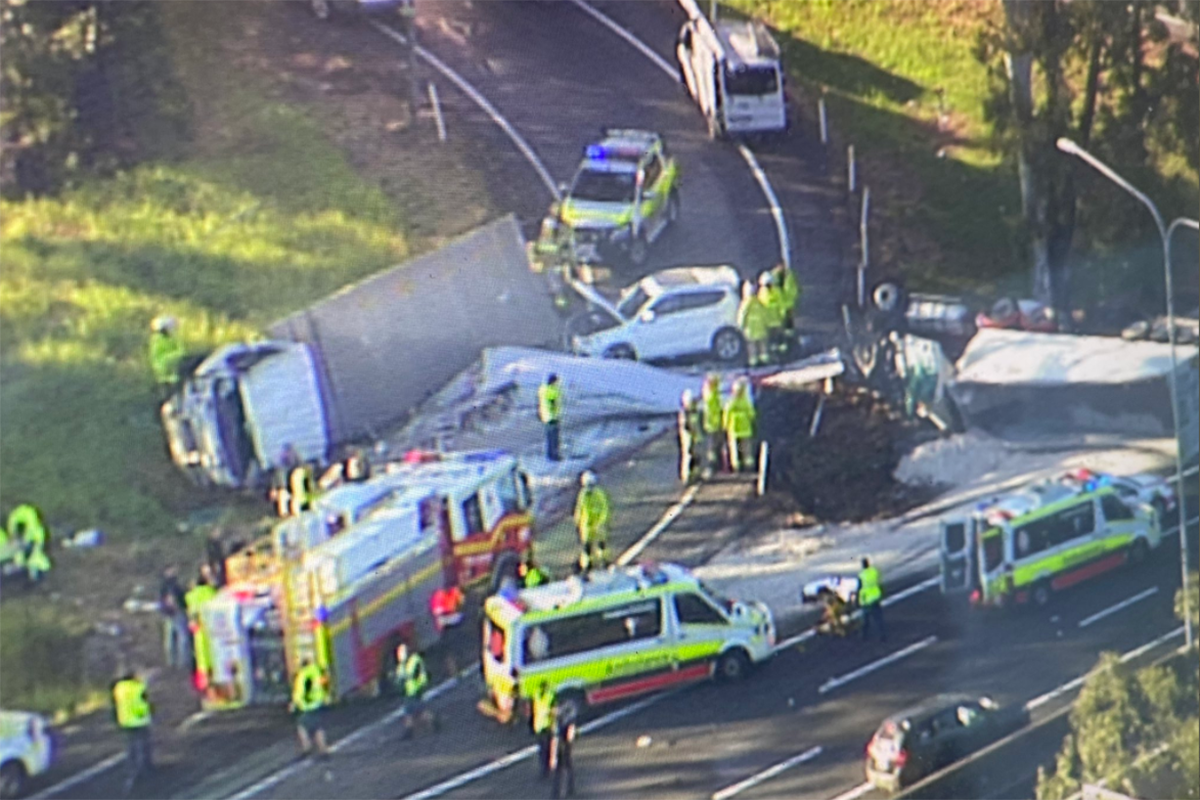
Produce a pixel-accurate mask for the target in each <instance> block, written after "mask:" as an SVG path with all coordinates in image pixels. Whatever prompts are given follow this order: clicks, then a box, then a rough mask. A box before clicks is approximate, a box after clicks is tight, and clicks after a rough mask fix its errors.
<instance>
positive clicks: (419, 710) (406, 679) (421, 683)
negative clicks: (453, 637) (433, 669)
mask: <svg viewBox="0 0 1200 800" xmlns="http://www.w3.org/2000/svg"><path fill="white" fill-rule="evenodd" d="M396 684H397V686H398V688H399V689H400V691H401V692H403V694H404V706H403V708H402V713H403V719H404V733H403V734H401V738H402V739H411V738H412V735H413V731H414V730H415V728H416V725H417V723H418V722H420V723H422V724H424V725H425V726H426V727H428V728H429V730H431V731H433V732H434V733H437V732H438V731H439V730H441V721H440V720H439V719H438V717H437V714H436V713H435V712H434V711H433V710H432V709H430V708H429V706H427V705H426V704H425V691H426V690H427V689H428V688H429V670H427V669H425V659H424V658H422V657H421V654H420V653H416V652H413V651H411V650H409V649H408V645H407V644H404V643H403V642H402V643H401V644H400V646H399V647H397V648H396Z"/></svg>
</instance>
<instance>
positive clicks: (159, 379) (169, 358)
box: [148, 316, 184, 400]
mask: <svg viewBox="0 0 1200 800" xmlns="http://www.w3.org/2000/svg"><path fill="white" fill-rule="evenodd" d="M177 327H178V323H176V321H175V318H174V317H168V316H161V317H155V318H154V320H153V321H152V322H151V323H150V342H149V345H148V350H149V356H150V370H151V371H152V372H153V373H154V382H155V384H156V385H157V386H158V388H159V394H160V395H161V396H162V398H163V399H164V400H165V399H166V398H167V397H168V396H169V395H170V394H171V392H173V391H174V390H175V387H176V386H177V385H178V384H179V365H180V363H181V362H182V361H183V356H184V349H183V342H181V341H179V339H178V338H177V337H176V336H175V330H176V328H177Z"/></svg>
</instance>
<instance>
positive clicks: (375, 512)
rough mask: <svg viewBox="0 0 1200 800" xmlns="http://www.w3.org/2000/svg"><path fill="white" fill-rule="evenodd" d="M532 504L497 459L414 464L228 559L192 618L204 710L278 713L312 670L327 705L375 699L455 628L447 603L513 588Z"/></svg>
mask: <svg viewBox="0 0 1200 800" xmlns="http://www.w3.org/2000/svg"><path fill="white" fill-rule="evenodd" d="M531 509H532V499H531V497H530V493H529V488H528V482H527V479H526V477H525V475H524V473H523V472H522V471H521V470H520V468H519V466H518V464H517V460H516V459H515V458H514V457H513V456H511V455H509V454H507V453H502V452H499V451H489V452H478V453H461V454H453V455H439V454H415V455H414V457H413V458H410V459H406V461H405V462H403V463H398V464H389V465H387V468H386V469H385V471H384V473H383V474H381V475H378V476H376V477H373V478H372V479H371V480H369V481H367V482H365V483H361V484H347V485H345V486H341V487H338V488H337V489H334V490H331V491H330V492H328V493H327V494H326V495H324V496H322V497H321V498H319V499H318V501H317V503H316V505H315V507H314V509H313V510H311V511H308V512H305V513H304V514H301V515H300V516H298V517H294V518H292V519H288V520H285V521H283V522H281V523H280V524H279V525H277V526H276V527H275V529H274V531H273V532H272V534H271V535H270V536H269V537H267V538H265V539H264V540H261V541H259V542H256V543H255V544H254V545H252V546H251V547H249V548H247V549H245V550H243V551H241V552H239V553H235V554H233V555H231V556H230V557H229V558H228V559H227V560H226V571H227V573H228V575H229V584H228V585H227V586H226V587H224V588H223V589H222V590H221V591H220V592H219V593H218V595H217V596H216V598H214V599H213V600H212V601H210V602H209V603H207V604H206V605H205V606H204V607H203V608H202V610H201V631H200V635H198V636H197V637H196V646H197V651H198V659H197V663H198V667H201V668H202V669H203V674H201V675H198V676H197V680H198V682H199V684H200V685H202V686H203V687H204V691H205V694H204V702H205V705H206V707H215V708H226V707H237V706H242V705H246V704H251V703H273V702H285V701H286V700H287V698H288V695H289V686H290V676H292V675H295V673H296V671H297V670H298V669H299V667H300V665H301V664H302V663H303V662H304V661H305V660H312V661H314V662H315V663H317V664H319V665H320V666H321V667H322V668H324V669H325V670H326V671H327V672H328V674H329V676H330V690H331V692H332V694H333V697H334V699H339V698H342V697H345V696H346V695H348V694H351V693H353V692H355V691H357V690H360V689H370V688H373V687H374V686H375V685H376V684H377V682H378V681H379V680H380V679H382V678H385V677H386V676H387V675H389V674H390V672H391V670H392V668H393V667H394V653H395V648H396V646H397V645H398V644H399V643H400V642H406V643H408V644H409V645H410V646H411V647H413V648H416V649H418V650H421V649H425V648H427V647H429V646H430V645H431V644H433V643H434V642H436V641H437V639H438V638H439V636H440V635H441V631H442V628H443V627H444V626H445V625H447V624H453V623H455V622H457V621H458V619H460V618H461V615H459V614H455V613H454V612H456V611H458V610H459V609H457V608H454V607H452V606H453V604H449V603H447V602H446V600H447V598H448V597H453V598H457V599H458V602H457V605H458V606H459V607H461V597H462V592H463V591H465V590H466V589H468V587H471V586H472V585H475V584H478V583H483V582H485V581H490V582H491V585H492V587H493V588H495V587H496V586H498V585H500V584H501V583H502V582H503V579H504V578H505V577H509V576H512V577H515V575H516V570H517V565H518V563H519V560H520V556H521V554H522V553H524V552H525V551H526V550H527V549H528V548H529V546H530V542H531V541H532V526H533V516H532V510H531Z"/></svg>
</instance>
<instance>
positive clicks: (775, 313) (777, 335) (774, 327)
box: [758, 271, 787, 362]
mask: <svg viewBox="0 0 1200 800" xmlns="http://www.w3.org/2000/svg"><path fill="white" fill-rule="evenodd" d="M758 299H759V300H760V301H761V302H762V304H763V305H764V306H765V307H766V309H767V361H768V362H770V361H772V360H774V358H775V357H776V356H777V355H778V354H779V353H780V346H781V345H782V344H783V343H784V341H785V339H784V333H783V324H784V317H785V316H786V315H787V300H786V299H785V298H784V294H783V290H782V289H781V288H780V287H779V286H778V285H777V284H776V282H775V275H774V274H772V273H771V272H770V271H767V272H764V273H762V274H761V275H759V276H758Z"/></svg>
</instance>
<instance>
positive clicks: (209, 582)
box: [183, 564, 217, 695]
mask: <svg viewBox="0 0 1200 800" xmlns="http://www.w3.org/2000/svg"><path fill="white" fill-rule="evenodd" d="M216 596H217V588H216V585H215V581H214V579H213V576H212V570H211V569H210V568H209V566H208V565H207V564H205V565H204V566H202V567H201V568H200V577H198V578H197V579H196V580H195V581H194V582H193V583H192V588H190V589H188V590H187V593H186V594H184V596H183V603H184V605H185V606H187V609H186V610H187V618H188V629H189V630H190V631H191V632H192V655H193V657H194V658H195V661H196V669H195V672H194V673H193V674H192V685H193V686H195V687H196V691H197V692H199V693H200V694H201V695H203V694H204V693H205V692H207V691H208V680H209V676H210V675H211V674H212V657H211V654H210V652H209V647H208V634H207V632H206V631H205V630H204V624H203V619H202V617H201V616H200V611H201V609H203V608H204V606H205V604H207V603H208V601H210V600H212V599H213V598H214V597H216Z"/></svg>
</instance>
